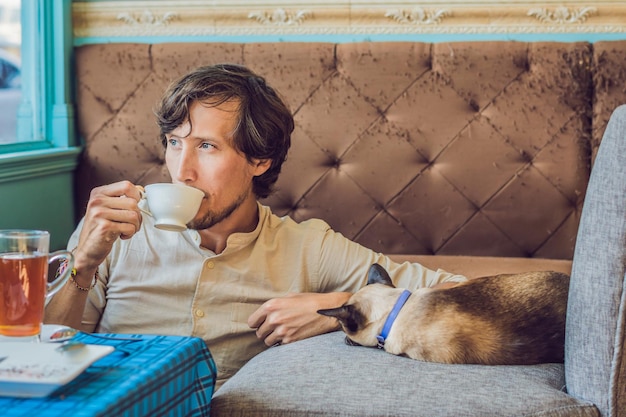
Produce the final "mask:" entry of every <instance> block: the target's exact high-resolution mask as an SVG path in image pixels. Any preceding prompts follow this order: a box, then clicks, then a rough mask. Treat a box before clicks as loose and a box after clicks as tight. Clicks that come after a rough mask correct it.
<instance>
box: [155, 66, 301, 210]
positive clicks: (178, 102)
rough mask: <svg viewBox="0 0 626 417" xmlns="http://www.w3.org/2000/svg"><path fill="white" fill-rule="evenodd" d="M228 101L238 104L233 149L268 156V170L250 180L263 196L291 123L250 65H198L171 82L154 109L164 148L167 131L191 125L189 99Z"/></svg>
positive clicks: (283, 150)
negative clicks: (248, 66)
mask: <svg viewBox="0 0 626 417" xmlns="http://www.w3.org/2000/svg"><path fill="white" fill-rule="evenodd" d="M227 101H234V102H238V103H239V108H238V113H239V114H238V117H237V119H238V120H237V126H236V127H235V131H234V132H233V142H234V143H233V146H234V147H235V149H237V150H238V151H239V152H241V153H243V154H244V155H245V156H246V158H247V159H248V161H251V160H252V159H270V160H271V166H270V167H269V169H268V170H267V171H266V172H265V173H263V174H262V175H260V176H257V177H254V179H253V182H252V186H253V192H254V194H255V195H256V196H257V198H265V197H267V196H269V195H270V194H271V193H272V189H273V186H274V184H275V183H276V180H278V175H279V174H280V170H281V167H282V165H283V162H285V159H286V157H287V151H288V150H289V147H290V146H291V133H292V132H293V129H294V121H293V116H292V115H291V112H290V111H289V108H288V107H287V106H286V105H285V103H284V102H283V101H282V100H281V98H280V97H279V96H278V94H277V93H276V91H274V89H273V88H272V87H270V86H269V85H267V83H266V82H265V79H264V78H263V77H260V76H258V75H256V74H255V73H253V72H252V71H250V70H249V69H248V68H246V67H244V66H241V65H235V64H218V65H211V66H205V67H200V68H197V69H195V70H193V71H191V72H190V73H188V74H186V75H184V76H183V77H181V78H179V79H178V80H177V81H175V82H174V83H173V84H171V85H170V87H169V88H168V89H167V90H166V91H165V93H164V95H163V97H162V99H161V101H160V103H159V104H158V106H157V108H156V110H155V114H156V116H157V123H158V125H159V128H160V129H161V133H160V137H161V142H162V143H163V146H167V139H166V138H165V135H166V134H167V133H171V132H172V131H173V130H174V129H176V128H178V127H179V126H181V125H182V124H184V123H186V122H189V123H191V120H190V119H189V107H190V106H191V105H192V103H194V102H201V103H202V104H203V105H205V106H206V105H209V106H219V105H221V104H223V103H224V102H227Z"/></svg>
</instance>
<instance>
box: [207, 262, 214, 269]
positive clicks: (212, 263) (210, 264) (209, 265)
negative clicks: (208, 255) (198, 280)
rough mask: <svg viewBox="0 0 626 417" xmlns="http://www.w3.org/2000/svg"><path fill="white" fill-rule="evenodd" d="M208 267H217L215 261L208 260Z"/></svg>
mask: <svg viewBox="0 0 626 417" xmlns="http://www.w3.org/2000/svg"><path fill="white" fill-rule="evenodd" d="M206 267H207V268H209V269H213V268H215V262H213V261H209V262H207V263H206Z"/></svg>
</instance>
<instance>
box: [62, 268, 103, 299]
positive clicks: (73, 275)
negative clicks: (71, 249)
mask: <svg viewBox="0 0 626 417" xmlns="http://www.w3.org/2000/svg"><path fill="white" fill-rule="evenodd" d="M66 268H67V261H63V262H62V263H61V265H59V269H57V273H56V276H57V277H58V276H59V275H61V274H62V273H63V272H65V269H66ZM76 275H78V270H77V269H76V268H72V270H71V271H70V282H71V283H72V284H73V285H74V286H75V287H76V288H78V289H79V290H81V291H85V292H88V291H91V290H92V289H93V288H94V287H95V286H96V283H97V282H98V269H97V268H96V273H95V274H94V275H93V282H92V283H91V285H90V286H89V287H83V286H82V285H80V284H79V283H78V282H76V280H75V279H74V278H76Z"/></svg>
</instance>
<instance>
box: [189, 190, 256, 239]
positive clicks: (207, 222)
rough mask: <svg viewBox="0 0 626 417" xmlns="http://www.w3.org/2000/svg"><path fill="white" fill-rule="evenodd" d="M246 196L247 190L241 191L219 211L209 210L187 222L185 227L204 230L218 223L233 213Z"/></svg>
mask: <svg viewBox="0 0 626 417" xmlns="http://www.w3.org/2000/svg"><path fill="white" fill-rule="evenodd" d="M246 197H247V192H243V193H241V195H240V196H239V197H238V198H237V199H236V200H235V201H234V202H233V203H232V204H231V205H230V206H228V207H226V208H225V209H223V210H221V211H219V212H212V211H209V212H208V213H206V214H205V215H204V216H202V218H200V219H198V220H195V219H194V220H192V221H190V222H189V223H187V227H188V228H189V229H193V230H204V229H208V228H210V227H212V226H214V225H216V224H218V223H219V222H221V221H223V220H224V219H226V218H228V217H229V216H230V215H231V214H233V212H234V211H235V210H237V209H238V208H239V207H240V206H241V205H242V204H243V202H244V201H246Z"/></svg>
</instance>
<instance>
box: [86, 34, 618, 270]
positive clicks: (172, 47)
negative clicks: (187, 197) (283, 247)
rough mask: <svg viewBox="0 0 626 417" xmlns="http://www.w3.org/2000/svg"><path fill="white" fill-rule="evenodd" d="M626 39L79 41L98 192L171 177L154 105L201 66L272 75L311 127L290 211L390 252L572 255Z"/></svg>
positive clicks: (293, 158) (285, 187) (298, 154)
mask: <svg viewBox="0 0 626 417" xmlns="http://www.w3.org/2000/svg"><path fill="white" fill-rule="evenodd" d="M625 45H626V43H619V42H605V43H597V44H589V43H584V42H581V43H521V42H468V43H440V44H428V43H416V42H398V43H391V42H379V43H370V42H364V43H345V44H333V43H259V44H237V43H171V44H153V45H149V44H139V43H137V44H105V45H87V46H81V47H77V48H76V76H77V119H78V127H79V131H80V133H81V136H82V139H83V141H84V145H85V151H84V153H83V155H82V157H81V161H80V164H79V167H78V172H77V175H76V181H77V183H76V201H77V212H78V213H80V214H82V213H83V212H84V207H85V203H86V200H87V198H88V195H89V191H90V190H91V188H93V187H94V186H97V185H101V184H105V183H109V182H113V181H118V180H121V179H128V180H130V181H133V182H135V183H138V184H144V185H145V184H148V183H152V182H158V181H168V180H169V176H168V174H167V169H166V167H165V165H164V158H163V149H162V147H161V144H160V142H159V140H158V129H157V127H156V123H155V120H154V116H153V113H152V111H153V108H154V105H155V103H156V102H157V101H158V99H159V97H160V95H161V93H162V92H163V90H164V89H165V88H166V86H167V85H168V84H169V83H170V82H171V81H172V80H173V79H175V78H177V77H178V76H180V75H182V74H183V73H185V72H186V71H188V70H190V69H192V68H194V67H197V66H200V65H208V64H214V63H219V62H233V63H240V64H245V65H247V66H249V67H250V68H251V69H252V70H254V71H256V72H257V73H259V74H260V75H262V76H265V77H266V78H267V80H268V82H269V83H270V85H273V86H274V87H275V88H276V89H277V90H278V91H279V92H280V93H281V95H282V96H283V97H284V99H285V101H286V102H287V104H288V105H289V106H290V108H291V109H292V111H293V114H294V117H295V120H296V130H295V132H294V135H293V144H292V148H291V150H290V153H289V156H288V160H287V162H286V163H285V165H284V167H283V171H282V174H281V177H280V179H279V181H278V183H277V187H276V193H275V194H274V195H272V196H271V197H270V198H268V199H267V200H265V201H263V202H264V203H265V204H268V205H270V206H271V207H272V208H273V209H274V211H275V212H276V213H277V214H279V215H290V216H292V217H293V218H295V219H296V220H304V219H307V218H310V217H317V218H322V219H324V220H326V221H327V222H328V223H329V224H330V225H331V226H332V227H333V228H334V229H335V230H337V231H340V232H342V233H343V234H344V235H346V236H347V237H349V238H351V239H354V240H356V241H357V242H360V243H362V244H364V245H365V246H368V247H370V248H372V249H374V250H377V251H380V252H385V253H389V254H393V253H395V254H398V253H412V254H446V255H489V256H517V257H544V258H560V259H571V258H572V255H573V250H574V244H575V239H576V232H577V229H578V223H579V219H580V211H581V207H582V203H583V200H584V196H585V191H586V187H587V181H588V177H589V170H590V166H591V163H592V160H593V155H594V150H595V149H596V148H597V145H598V143H599V141H600V138H601V136H602V132H603V130H604V126H605V124H606V121H607V120H608V117H609V114H610V111H611V110H612V109H614V108H615V107H616V102H618V101H619V100H623V101H626V92H624V90H623V88H622V89H621V90H620V84H619V83H620V82H621V86H623V85H624V80H626V74H625V72H626V70H625V69H626V60H625V59H624V52H623V50H624V49H626V48H624V46H625Z"/></svg>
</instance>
